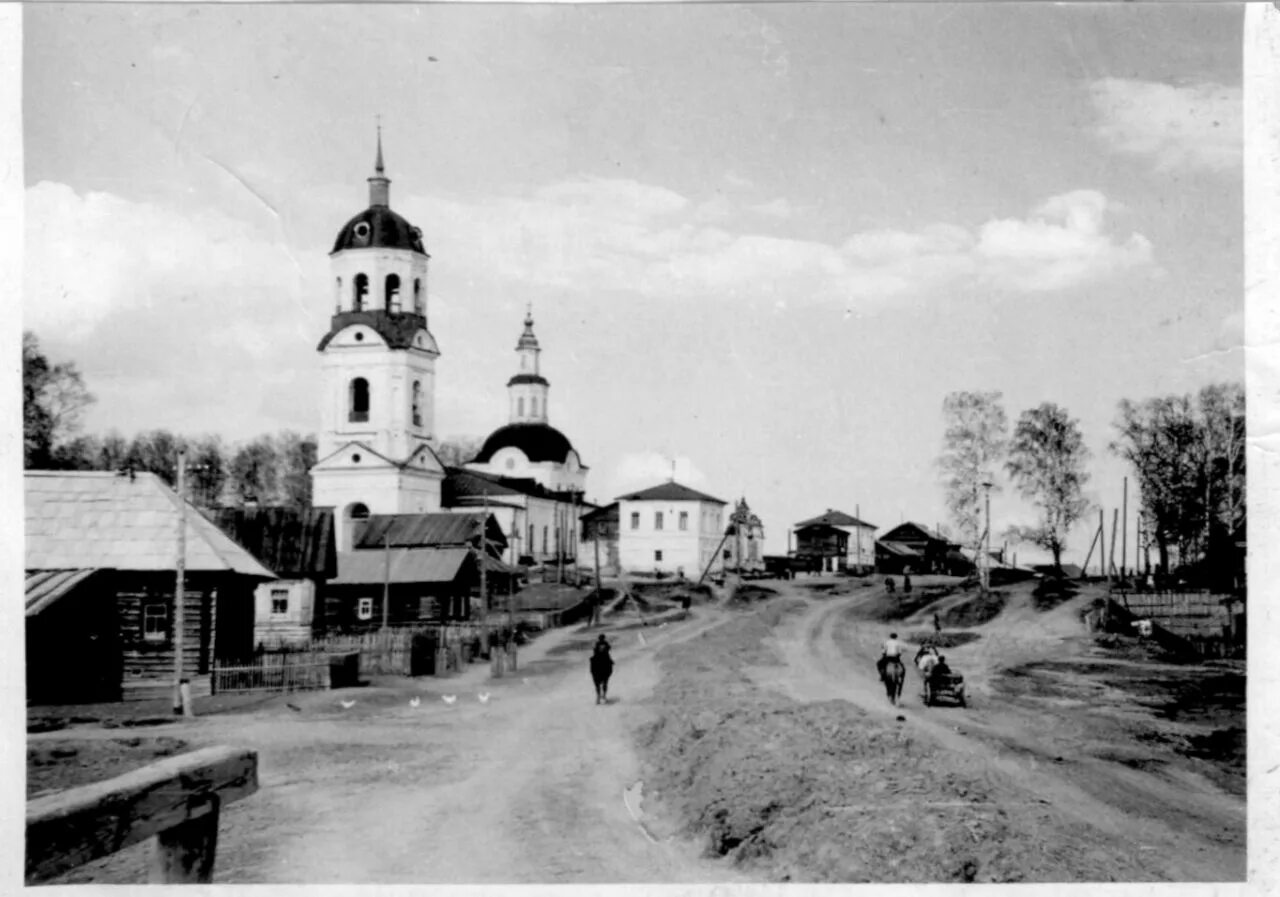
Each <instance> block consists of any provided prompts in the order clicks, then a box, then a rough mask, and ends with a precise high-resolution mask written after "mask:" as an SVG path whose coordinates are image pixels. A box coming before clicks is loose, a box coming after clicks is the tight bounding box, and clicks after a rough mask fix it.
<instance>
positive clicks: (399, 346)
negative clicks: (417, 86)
mask: <svg viewBox="0 0 1280 897" xmlns="http://www.w3.org/2000/svg"><path fill="white" fill-rule="evenodd" d="M368 183H369V206H368V208H366V209H365V210H364V211H363V212H361V213H359V214H358V215H356V216H355V217H353V218H352V219H351V220H350V221H348V222H347V223H346V224H345V225H344V226H343V228H342V230H340V231H339V232H338V237H337V239H336V240H335V241H334V244H333V249H332V251H331V252H330V253H329V260H330V261H329V265H330V276H331V278H332V279H331V283H332V285H333V299H332V302H333V305H332V308H333V316H332V317H331V319H330V325H329V332H328V333H327V334H325V336H324V338H323V339H321V340H320V344H319V346H317V350H318V351H319V353H320V365H321V376H320V383H321V413H320V432H319V434H318V439H317V443H318V444H317V455H318V457H319V459H320V460H319V461H318V462H317V464H316V465H315V467H313V468H312V470H311V477H312V501H313V502H314V504H315V505H317V506H319V507H332V508H333V509H334V515H335V523H336V524H337V537H338V550H339V551H347V550H350V547H351V536H352V530H353V528H354V521H358V520H359V519H361V518H363V517H367V516H368V515H369V514H401V513H422V512H428V511H438V510H440V484H441V481H442V479H443V477H444V468H443V467H442V465H441V464H440V461H439V459H438V458H437V457H436V455H435V452H434V451H433V450H432V446H431V443H432V442H433V441H434V439H435V430H434V425H435V363H436V358H438V357H439V355H440V350H439V347H438V346H437V345H436V341H435V338H434V337H433V336H432V335H431V331H430V330H428V328H427V264H428V261H429V259H430V256H429V255H427V251H426V248H425V246H424V245H423V240H422V231H421V230H420V229H418V228H417V227H414V226H413V225H412V224H410V223H409V222H408V221H407V220H405V218H403V217H402V216H400V215H398V214H397V213H395V212H393V211H392V210H391V179H390V178H388V177H387V176H386V171H385V166H384V163H383V157H382V129H381V127H379V128H378V140H377V155H376V158H375V161H374V171H373V176H372V177H370V178H369V179H368Z"/></svg>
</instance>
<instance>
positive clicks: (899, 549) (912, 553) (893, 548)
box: [876, 539, 920, 558]
mask: <svg viewBox="0 0 1280 897" xmlns="http://www.w3.org/2000/svg"><path fill="white" fill-rule="evenodd" d="M876 544H877V545H879V546H880V547H882V548H883V549H884V550H885V551H887V552H889V553H890V554H896V555H898V556H899V557H910V558H918V557H920V552H918V551H916V550H915V549H914V548H912V547H911V546H910V545H903V544H902V543H901V542H886V541H884V540H883V539H881V540H880V541H878V542H876Z"/></svg>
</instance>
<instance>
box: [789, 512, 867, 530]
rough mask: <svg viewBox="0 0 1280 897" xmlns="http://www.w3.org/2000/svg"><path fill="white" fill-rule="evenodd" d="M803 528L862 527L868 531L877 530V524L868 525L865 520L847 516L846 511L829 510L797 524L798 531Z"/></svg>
mask: <svg viewBox="0 0 1280 897" xmlns="http://www.w3.org/2000/svg"><path fill="white" fill-rule="evenodd" d="M803 526H860V527H864V528H866V529H875V528H876V527H875V524H872V523H867V522H866V521H865V520H859V519H858V518H857V517H853V516H851V515H849V514H846V513H845V512H844V511H833V510H831V509H830V508H828V509H827V513H825V514H819V515H818V516H817V517H811V518H810V519H808V520H802V521H800V522H799V523H797V524H796V529H799V528H801V527H803Z"/></svg>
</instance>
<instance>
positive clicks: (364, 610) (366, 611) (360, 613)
mask: <svg viewBox="0 0 1280 897" xmlns="http://www.w3.org/2000/svg"><path fill="white" fill-rule="evenodd" d="M356 618H357V619H360V620H372V619H373V599H372V598H361V599H360V600H359V601H358V602H357V603H356Z"/></svg>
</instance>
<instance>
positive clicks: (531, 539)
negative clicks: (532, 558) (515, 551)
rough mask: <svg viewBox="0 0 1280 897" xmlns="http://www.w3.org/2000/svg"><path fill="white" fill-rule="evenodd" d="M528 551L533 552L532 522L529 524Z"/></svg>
mask: <svg viewBox="0 0 1280 897" xmlns="http://www.w3.org/2000/svg"><path fill="white" fill-rule="evenodd" d="M529 553H530V554H532V553H533V524H532V523H530V524H529Z"/></svg>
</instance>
